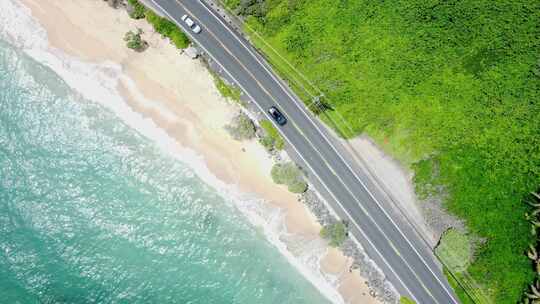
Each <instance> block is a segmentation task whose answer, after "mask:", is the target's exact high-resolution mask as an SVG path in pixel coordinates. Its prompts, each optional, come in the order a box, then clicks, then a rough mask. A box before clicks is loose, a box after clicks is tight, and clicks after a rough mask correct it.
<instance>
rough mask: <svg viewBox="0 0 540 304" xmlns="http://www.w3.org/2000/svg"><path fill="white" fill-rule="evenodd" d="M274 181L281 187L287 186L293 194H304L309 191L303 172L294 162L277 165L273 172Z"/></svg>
mask: <svg viewBox="0 0 540 304" xmlns="http://www.w3.org/2000/svg"><path fill="white" fill-rule="evenodd" d="M271 175H272V180H273V181H274V183H276V184H279V185H287V188H288V189H289V191H290V192H292V193H303V192H306V190H307V187H308V186H307V183H306V182H305V181H304V178H303V176H302V171H301V170H300V169H299V168H298V167H297V166H296V164H295V163H293V162H288V163H281V164H275V165H274V166H273V167H272V171H271Z"/></svg>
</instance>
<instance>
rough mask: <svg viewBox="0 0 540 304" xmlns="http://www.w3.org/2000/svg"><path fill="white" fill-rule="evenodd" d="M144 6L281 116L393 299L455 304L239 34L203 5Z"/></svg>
mask: <svg viewBox="0 0 540 304" xmlns="http://www.w3.org/2000/svg"><path fill="white" fill-rule="evenodd" d="M146 1H147V2H150V3H152V4H153V6H154V7H155V8H157V9H158V10H160V11H161V13H162V14H164V15H166V16H168V17H169V18H170V19H171V20H173V21H175V22H176V23H177V24H178V25H180V26H181V27H182V28H184V29H185V30H186V32H187V33H188V34H189V35H190V36H191V38H192V40H194V41H196V42H197V44H198V45H199V46H201V47H202V48H203V49H205V51H206V52H207V53H208V54H209V55H210V56H211V57H212V58H213V59H214V61H216V62H217V63H218V64H219V65H220V66H221V67H222V68H223V69H224V70H225V71H226V72H227V73H228V74H229V76H230V77H231V78H233V79H234V80H235V81H236V83H237V84H238V85H239V86H240V87H241V88H242V89H243V90H244V92H245V93H246V94H247V95H248V96H249V97H250V98H251V99H252V100H253V101H254V102H255V103H256V104H257V105H258V106H259V107H260V108H261V110H262V111H263V112H264V113H266V109H268V108H269V107H270V106H272V105H275V106H277V107H278V108H279V109H281V111H282V112H283V113H284V114H285V116H286V117H287V118H288V123H287V124H286V125H285V126H283V127H279V126H278V127H279V130H280V132H281V133H282V135H283V136H284V137H285V139H286V140H287V142H288V143H289V144H290V145H291V146H292V147H293V148H294V151H295V152H296V153H297V154H298V155H297V156H299V157H300V158H301V159H302V161H303V162H304V166H305V167H306V168H307V171H308V172H309V173H310V174H311V175H312V176H313V178H314V179H315V180H316V181H317V184H319V185H321V189H320V190H321V192H322V193H323V194H324V195H325V197H326V198H327V200H328V202H329V203H330V204H331V205H332V209H334V210H335V212H336V213H337V214H339V215H340V216H341V217H342V218H345V219H348V221H349V223H350V225H349V229H350V232H351V234H352V235H353V237H354V238H355V239H356V240H358V241H359V242H360V243H361V244H362V246H363V247H364V248H365V249H366V250H367V251H368V254H369V255H370V257H371V258H372V259H374V260H375V261H376V262H377V264H378V265H379V267H381V268H382V269H383V271H384V272H385V275H386V276H387V277H388V279H389V280H390V281H391V282H392V283H393V285H394V286H395V287H396V288H397V289H398V291H400V293H402V294H406V295H408V296H409V297H411V298H413V299H414V300H416V302H417V303H426V304H427V303H440V304H450V303H458V302H457V301H456V299H455V297H454V295H453V292H452V291H451V289H450V288H449V287H448V283H447V282H446V280H445V278H444V276H443V275H442V274H441V271H440V269H439V267H438V266H437V264H436V263H435V262H434V260H433V259H432V254H431V253H430V252H429V250H428V249H427V248H426V247H425V246H424V244H423V243H422V242H421V240H420V238H419V237H418V236H417V235H416V234H415V233H413V230H412V229H411V227H410V226H407V223H404V222H403V221H402V220H400V219H399V218H397V217H396V216H395V214H393V213H392V212H391V211H389V210H388V209H387V208H385V206H388V202H386V203H385V202H383V201H382V200H381V197H384V196H381V195H377V194H376V193H375V192H376V191H378V190H377V189H368V188H367V187H366V186H365V185H366V184H367V183H366V181H365V177H364V178H363V177H362V176H360V175H361V174H359V173H358V171H356V169H354V168H353V164H351V162H350V161H347V160H346V159H348V158H347V157H343V149H340V148H339V147H336V142H335V141H332V140H330V139H329V138H328V134H327V133H326V132H325V131H323V130H321V126H320V125H319V124H317V123H316V122H315V120H314V119H313V118H312V117H311V116H310V114H309V112H308V111H307V109H306V108H305V107H304V106H303V105H302V103H301V102H299V101H298V100H297V99H296V98H295V97H294V95H293V94H292V92H291V91H290V90H289V89H288V88H287V87H285V86H284V85H283V84H282V82H280V81H279V80H278V79H277V78H276V77H275V76H274V74H272V73H271V71H270V70H269V68H268V66H267V65H266V64H265V63H264V62H263V61H262V60H261V59H260V57H259V56H258V55H257V54H256V53H255V52H254V50H253V49H252V48H251V47H250V46H249V44H248V43H247V42H246V41H245V40H244V39H243V38H242V37H241V36H240V35H239V34H237V33H236V32H234V31H233V30H232V29H231V27H229V26H228V25H227V24H226V22H225V21H223V19H221V18H220V17H219V16H218V15H217V14H216V13H215V12H214V11H213V9H212V8H211V7H210V6H208V5H207V4H206V3H205V2H204V1H200V0H146ZM183 14H188V15H190V16H191V17H192V19H194V20H195V21H196V22H197V23H198V24H199V25H201V27H202V32H201V33H200V34H193V33H192V32H190V31H189V30H187V29H186V27H185V25H184V24H183V22H182V21H181V19H180V18H181V16H182V15H183ZM179 72H181V71H179ZM338 151H339V152H338Z"/></svg>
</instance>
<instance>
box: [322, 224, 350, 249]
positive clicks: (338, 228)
mask: <svg viewBox="0 0 540 304" xmlns="http://www.w3.org/2000/svg"><path fill="white" fill-rule="evenodd" d="M320 234H321V237H322V238H324V239H327V240H328V241H329V242H330V246H332V247H339V246H341V244H343V241H345V239H346V238H347V227H345V224H343V223H342V222H337V223H334V224H330V225H326V226H324V227H322V229H321V232H320Z"/></svg>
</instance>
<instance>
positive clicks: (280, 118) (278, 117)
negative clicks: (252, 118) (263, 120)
mask: <svg viewBox="0 0 540 304" xmlns="http://www.w3.org/2000/svg"><path fill="white" fill-rule="evenodd" d="M268 113H269V114H270V116H272V118H273V119H274V120H275V121H276V122H277V123H278V125H280V126H283V125H284V124H286V123H287V119H286V118H285V116H283V114H281V112H280V111H279V110H278V109H277V108H276V107H270V109H268Z"/></svg>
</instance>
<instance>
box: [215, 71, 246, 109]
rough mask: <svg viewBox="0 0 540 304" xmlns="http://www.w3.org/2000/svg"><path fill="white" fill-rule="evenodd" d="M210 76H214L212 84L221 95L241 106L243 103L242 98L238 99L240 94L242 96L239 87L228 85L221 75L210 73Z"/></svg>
mask: <svg viewBox="0 0 540 304" xmlns="http://www.w3.org/2000/svg"><path fill="white" fill-rule="evenodd" d="M212 77H213V78H214V84H215V85H216V88H217V90H218V91H219V93H220V94H221V96H223V97H225V98H227V99H229V100H232V101H234V102H236V103H238V104H239V105H241V106H244V105H245V104H244V102H243V101H242V99H240V96H242V91H241V90H240V89H239V88H237V87H235V86H232V85H228V84H227V83H225V81H224V80H223V79H222V78H221V77H219V75H216V74H215V73H212Z"/></svg>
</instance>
